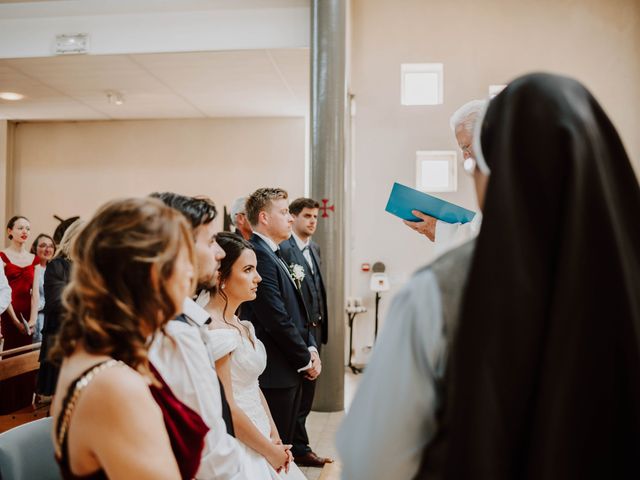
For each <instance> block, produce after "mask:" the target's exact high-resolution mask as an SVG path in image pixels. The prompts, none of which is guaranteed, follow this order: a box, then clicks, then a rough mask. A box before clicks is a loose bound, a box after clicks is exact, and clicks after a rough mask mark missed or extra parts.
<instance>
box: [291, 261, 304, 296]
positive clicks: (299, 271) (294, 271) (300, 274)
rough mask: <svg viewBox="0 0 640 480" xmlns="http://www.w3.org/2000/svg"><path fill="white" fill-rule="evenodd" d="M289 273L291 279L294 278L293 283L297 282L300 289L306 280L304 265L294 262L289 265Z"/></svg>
mask: <svg viewBox="0 0 640 480" xmlns="http://www.w3.org/2000/svg"><path fill="white" fill-rule="evenodd" d="M289 275H291V280H293V283H295V284H296V287H298V290H300V287H301V286H302V280H304V267H303V266H302V265H298V264H297V263H292V264H291V265H289Z"/></svg>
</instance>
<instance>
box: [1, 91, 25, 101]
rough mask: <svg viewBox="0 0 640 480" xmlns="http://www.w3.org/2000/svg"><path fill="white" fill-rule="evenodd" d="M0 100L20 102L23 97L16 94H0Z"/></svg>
mask: <svg viewBox="0 0 640 480" xmlns="http://www.w3.org/2000/svg"><path fill="white" fill-rule="evenodd" d="M0 98H1V99H2V100H9V101H12V102H15V101H17V100H22V99H23V98H24V95H22V94H21V93H16V92H0Z"/></svg>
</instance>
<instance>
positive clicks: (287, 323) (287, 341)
mask: <svg viewBox="0 0 640 480" xmlns="http://www.w3.org/2000/svg"><path fill="white" fill-rule="evenodd" d="M246 213H247V217H248V218H249V221H250V222H251V226H252V227H253V236H252V237H251V240H250V241H251V244H252V245H253V247H254V249H255V253H256V257H257V260H258V266H257V269H258V273H259V274H260V276H261V277H262V282H261V283H260V285H259V286H258V291H257V297H256V299H255V300H254V301H253V302H249V303H247V304H245V305H244V306H243V312H242V313H243V317H244V318H246V319H248V320H250V321H251V322H252V323H253V325H254V326H255V330H256V336H257V337H258V338H259V339H260V340H261V341H262V343H264V346H265V349H266V351H267V366H266V368H265V370H264V372H263V373H262V375H261V376H260V388H261V389H262V392H263V393H264V396H265V398H266V400H267V403H268V404H269V409H270V410H271V415H272V416H273V420H274V422H275V424H276V427H277V428H278V432H279V433H280V436H281V437H282V441H283V442H284V443H285V444H290V443H292V440H293V432H294V429H295V425H296V419H297V417H298V411H299V408H300V400H301V393H302V379H303V376H304V377H306V378H309V379H315V378H317V376H318V375H319V374H320V369H321V363H320V356H319V355H318V350H317V343H316V340H315V339H314V338H313V335H312V334H311V332H310V330H309V318H308V315H307V309H306V307H305V303H304V299H303V297H302V293H301V291H300V288H299V287H300V284H301V281H302V279H301V278H297V277H296V276H295V274H296V272H295V270H294V271H290V270H289V267H288V266H287V264H286V263H285V262H284V260H283V258H282V254H281V252H280V249H279V247H278V245H279V244H280V243H281V242H283V241H284V240H286V239H287V238H289V236H290V235H291V223H292V221H293V219H292V217H291V215H290V214H289V205H288V201H287V192H286V191H284V190H282V189H280V188H260V189H258V190H256V191H255V192H254V193H253V194H252V195H251V196H250V197H249V198H248V199H247V204H246Z"/></svg>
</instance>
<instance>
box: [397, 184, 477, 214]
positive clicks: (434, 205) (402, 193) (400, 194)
mask: <svg viewBox="0 0 640 480" xmlns="http://www.w3.org/2000/svg"><path fill="white" fill-rule="evenodd" d="M385 210H386V211H387V212H389V213H391V214H393V215H395V216H396V217H400V218H401V219H403V220H409V221H411V222H418V221H420V219H419V218H418V217H416V216H415V215H413V214H412V213H411V211H412V210H418V211H419V212H422V213H425V214H427V215H430V216H432V217H435V218H437V219H438V220H442V221H443V222H447V223H467V222H470V221H471V220H473V217H475V216H476V214H475V212H472V211H471V210H467V209H466V208H462V207H461V206H459V205H456V204H455V203H451V202H447V201H445V200H441V199H439V198H437V197H434V196H433V195H429V194H428V193H424V192H420V191H418V190H415V189H413V188H410V187H407V186H405V185H401V184H400V183H397V182H396V183H394V184H393V188H392V189H391V195H389V201H388V202H387V207H386V208H385Z"/></svg>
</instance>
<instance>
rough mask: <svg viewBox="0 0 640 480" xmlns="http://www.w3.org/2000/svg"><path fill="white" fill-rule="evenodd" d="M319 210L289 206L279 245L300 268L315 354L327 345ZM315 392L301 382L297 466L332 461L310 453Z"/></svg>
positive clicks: (301, 202)
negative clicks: (288, 223)
mask: <svg viewBox="0 0 640 480" xmlns="http://www.w3.org/2000/svg"><path fill="white" fill-rule="evenodd" d="M319 207H320V205H319V204H318V202H316V201H315V200H313V199H311V198H298V199H296V200H294V201H293V202H291V204H290V205H289V212H290V213H291V215H292V216H293V232H292V234H291V237H289V239H288V240H285V241H284V242H282V243H281V244H280V249H281V250H282V256H283V257H284V258H285V259H286V261H287V263H288V264H297V265H301V266H302V267H303V268H304V273H305V276H304V280H303V281H302V288H301V291H302V296H303V298H304V301H305V305H306V307H307V312H308V313H309V320H310V322H311V325H310V327H309V329H310V330H311V335H313V338H314V339H315V341H316V344H317V345H318V351H320V350H321V348H320V347H321V346H322V344H324V343H327V334H328V324H327V292H326V290H325V287H324V281H323V279H322V273H321V271H320V267H321V262H320V247H319V245H318V244H317V243H315V242H314V241H313V240H312V239H311V237H312V236H313V234H314V233H315V232H316V227H317V225H318V210H319ZM315 391H316V382H315V380H312V379H308V378H305V379H303V381H302V400H301V402H300V411H299V413H298V418H297V419H296V427H295V430H294V434H293V448H292V449H291V453H293V456H294V457H295V459H296V463H297V464H298V465H304V466H310V467H322V466H324V464H325V463H331V462H332V461H333V460H332V459H330V458H323V457H320V456H318V455H317V454H316V453H315V452H314V451H313V450H312V449H311V447H310V446H309V435H308V434H307V429H306V425H305V424H306V421H307V416H308V415H309V412H311V406H312V404H313V396H314V394H315Z"/></svg>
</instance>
